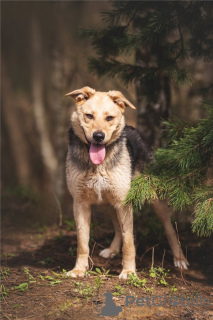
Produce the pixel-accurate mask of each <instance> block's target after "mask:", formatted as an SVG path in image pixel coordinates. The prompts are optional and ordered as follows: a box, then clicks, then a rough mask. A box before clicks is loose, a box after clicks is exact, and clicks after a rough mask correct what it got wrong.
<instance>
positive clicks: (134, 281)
mask: <svg viewBox="0 0 213 320" xmlns="http://www.w3.org/2000/svg"><path fill="white" fill-rule="evenodd" d="M127 284H131V285H133V286H134V287H145V285H146V279H142V280H141V279H139V278H138V276H137V275H136V274H135V273H131V274H129V275H128V280H127Z"/></svg>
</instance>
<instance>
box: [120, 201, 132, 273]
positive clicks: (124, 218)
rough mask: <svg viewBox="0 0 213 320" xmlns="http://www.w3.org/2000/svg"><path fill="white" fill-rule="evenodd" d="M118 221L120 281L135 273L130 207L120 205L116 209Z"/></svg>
mask: <svg viewBox="0 0 213 320" xmlns="http://www.w3.org/2000/svg"><path fill="white" fill-rule="evenodd" d="M116 212H117V216H118V220H119V223H120V227H121V233H122V240H123V247H122V253H123V259H122V264H123V269H122V271H121V274H120V275H119V278H120V279H127V278H128V274H131V273H135V245H134V238H133V211H132V206H131V205H127V206H124V205H121V206H119V207H117V208H116Z"/></svg>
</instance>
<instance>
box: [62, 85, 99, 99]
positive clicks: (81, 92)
mask: <svg viewBox="0 0 213 320" xmlns="http://www.w3.org/2000/svg"><path fill="white" fill-rule="evenodd" d="M93 94H95V89H92V88H90V87H83V88H81V89H77V90H74V91H72V92H69V93H67V94H65V97H67V96H71V97H72V98H74V99H75V102H76V103H78V102H80V101H85V100H88V99H89V98H90V97H91V96H92V95H93Z"/></svg>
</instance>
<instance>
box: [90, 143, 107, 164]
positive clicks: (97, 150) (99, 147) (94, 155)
mask: <svg viewBox="0 0 213 320" xmlns="http://www.w3.org/2000/svg"><path fill="white" fill-rule="evenodd" d="M105 155H106V149H105V145H104V144H94V143H91V145H90V149H89V156H90V160H91V161H92V163H94V164H101V163H102V162H103V161H104V158H105Z"/></svg>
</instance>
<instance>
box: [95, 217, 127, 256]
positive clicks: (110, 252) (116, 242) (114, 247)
mask: <svg viewBox="0 0 213 320" xmlns="http://www.w3.org/2000/svg"><path fill="white" fill-rule="evenodd" d="M109 216H110V218H111V219H112V223H113V226H114V229H115V236H114V239H113V240H112V243H111V245H110V247H109V248H106V249H104V250H101V252H100V254H99V255H100V256H101V257H103V258H106V259H107V258H113V257H114V256H115V255H116V254H117V253H119V252H120V249H121V242H122V235H121V228H120V224H119V221H118V218H117V215H116V212H114V211H113V212H111V213H109Z"/></svg>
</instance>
